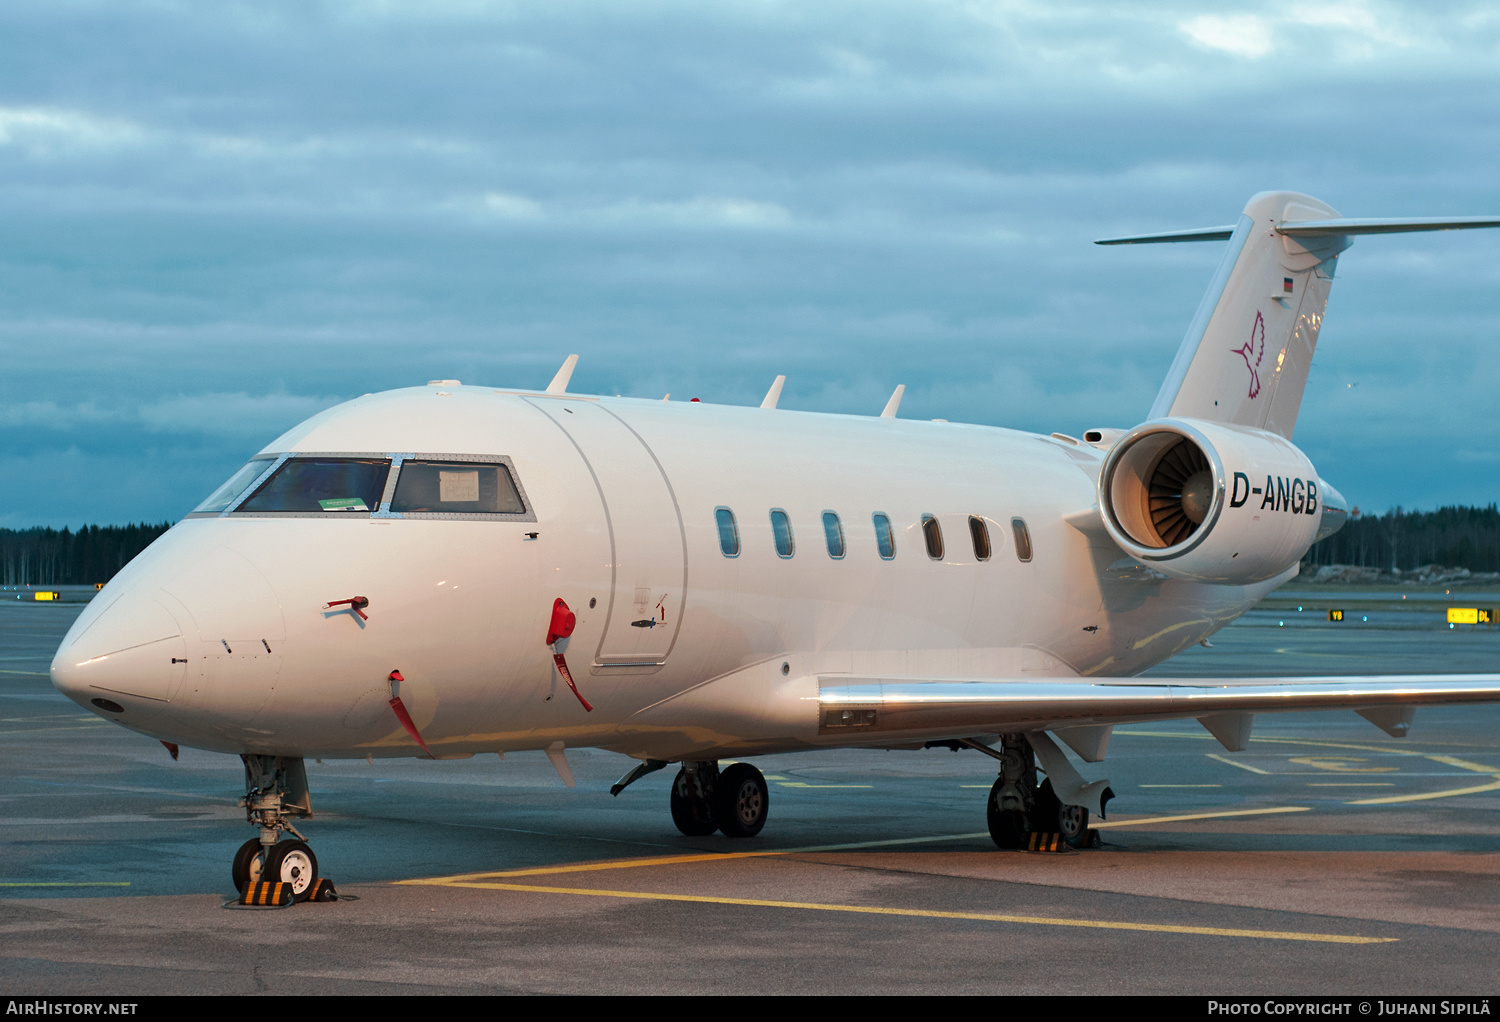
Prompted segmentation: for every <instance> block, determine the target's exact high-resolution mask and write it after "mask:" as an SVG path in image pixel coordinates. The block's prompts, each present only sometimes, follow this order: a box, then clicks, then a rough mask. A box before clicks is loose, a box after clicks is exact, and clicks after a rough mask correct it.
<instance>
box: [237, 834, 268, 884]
mask: <svg viewBox="0 0 1500 1022" xmlns="http://www.w3.org/2000/svg"><path fill="white" fill-rule="evenodd" d="M261 847H262V846H261V843H260V838H258V837H253V838H251V839H250V840H249V841H246V842H245V843H244V844H242V845H240V850H239V851H237V852H235V853H234V860H233V862H232V863H231V865H230V867H229V875H230V876H231V877H232V878H233V879H234V889H235V890H236V891H239V892H240V893H241V894H243V893H244V892H245V887H246V886H247V885H248V884H251V883H254V882H255V881H257V880H259V879H260V875H261V873H262V872H263V867H264V866H265V861H266V860H265V856H263V855H262V854H261Z"/></svg>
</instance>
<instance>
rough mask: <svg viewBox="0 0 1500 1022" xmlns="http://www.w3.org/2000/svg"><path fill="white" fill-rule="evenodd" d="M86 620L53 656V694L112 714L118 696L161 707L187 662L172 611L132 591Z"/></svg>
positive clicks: (181, 632)
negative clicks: (56, 691)
mask: <svg viewBox="0 0 1500 1022" xmlns="http://www.w3.org/2000/svg"><path fill="white" fill-rule="evenodd" d="M93 609H94V608H90V610H93ZM86 613H87V612H86ZM90 617H91V620H89V621H87V622H86V623H85V622H82V621H80V624H83V625H84V627H83V628H81V629H79V630H77V631H76V633H75V634H71V635H69V636H68V638H66V639H65V640H64V641H63V644H62V646H61V647H59V648H58V651H57V655H56V656H54V657H53V658H52V684H53V685H54V686H55V687H56V688H57V690H58V691H60V692H62V693H63V694H64V695H66V696H67V697H68V698H69V699H72V700H73V701H74V702H76V703H79V704H80V705H82V706H86V707H89V708H90V709H94V710H105V711H107V712H111V713H118V712H120V711H119V710H118V709H115V708H116V707H120V706H121V702H120V699H119V698H118V697H120V696H126V697H133V698H131V699H128V700H127V701H129V702H132V703H139V701H141V700H148V701H149V702H150V703H157V704H165V703H166V701H167V699H168V698H169V697H170V694H171V690H172V685H173V682H174V681H175V680H178V679H180V678H181V677H182V674H183V672H184V670H185V669H186V664H187V643H186V639H185V638H184V634H183V632H184V630H183V628H182V626H181V624H180V623H179V622H178V621H177V619H176V618H175V617H174V616H173V615H172V612H171V611H169V610H168V609H167V608H166V607H165V606H163V605H162V604H161V603H160V602H158V601H157V600H156V599H154V598H153V597H152V596H151V595H150V593H149V592H141V591H138V590H133V589H131V590H126V591H125V592H123V593H121V594H120V595H119V596H118V597H117V598H115V599H114V600H113V601H111V602H110V603H109V604H108V605H107V606H105V607H103V608H102V609H100V610H99V611H97V612H95V613H93V614H92V615H90ZM142 708H143V709H146V708H149V703H146V704H143V705H142Z"/></svg>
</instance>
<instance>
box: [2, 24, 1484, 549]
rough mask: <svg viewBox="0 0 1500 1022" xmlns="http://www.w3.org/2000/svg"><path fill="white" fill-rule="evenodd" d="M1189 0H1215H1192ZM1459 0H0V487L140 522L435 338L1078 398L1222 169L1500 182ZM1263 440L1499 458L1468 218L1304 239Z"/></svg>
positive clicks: (1406, 497) (1435, 481) (496, 352)
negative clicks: (1291, 370)
mask: <svg viewBox="0 0 1500 1022" xmlns="http://www.w3.org/2000/svg"><path fill="white" fill-rule="evenodd" d="M1204 12H1212V13H1204ZM1497 85H1500V9H1497V8H1495V7H1494V5H1492V4H1478V3H1475V4H1463V3H1455V4H1445V5H1432V4H1415V3H1412V4H1400V3H1383V2H1370V3H1357V2H1356V3H1337V2H1335V3H1319V4H1307V3H1303V4H1290V3H1286V4H1280V3H1265V4H1236V3H1218V4H1213V5H1205V4H1201V3H1176V4H1174V3H1169V2H1153V3H1150V4H1139V5H1135V4H1126V3H1118V2H1115V3H1098V4H1086V3H1077V4H1059V3H1050V2H1036V3H1027V2H998V3H985V2H943V0H929V2H905V3H882V2H877V0H857V2H848V3H838V2H830V3H820V2H814V0H796V2H786V3H777V2H769V0H757V2H734V0H719V2H713V3H707V4H705V3H702V2H701V0H700V2H694V3H689V2H650V0H630V2H628V3H607V2H602V0H601V2H597V3H572V2H567V0H546V2H537V3H531V4H525V3H514V4H513V3H484V2H478V0H475V2H456V0H455V2H441V0H424V2H421V3H410V4H402V3H375V2H326V3H314V2H309V0H296V2H290V3H275V2H267V0H256V2H255V3H246V4H234V3H223V4H205V3H171V2H152V3H131V2H127V0H109V2H105V3H73V2H67V0H46V2H38V3H26V2H10V3H6V4H4V5H3V6H0V358H3V365H0V368H3V372H0V437H3V442H0V479H3V483H0V526H9V527H21V526H27V525H40V524H45V525H56V526H61V525H73V526H77V525H79V524H81V523H83V522H98V523H114V522H124V521H127V520H139V519H149V520H162V519H176V518H178V517H180V516H181V515H182V514H183V513H185V512H186V511H187V510H189V509H190V508H191V507H192V505H194V504H195V503H197V501H198V500H199V499H201V498H202V497H203V496H204V495H206V494H207V493H208V492H209V491H210V490H211V489H213V488H214V486H215V485H216V484H217V483H219V482H220V481H222V479H223V478H225V477H227V476H228V475H229V474H230V473H231V472H232V471H233V470H234V469H235V468H236V467H238V466H239V464H240V463H241V462H242V461H243V460H244V459H245V457H246V456H247V455H248V454H250V453H252V452H253V451H255V450H256V449H257V448H259V447H260V446H261V445H262V444H264V443H266V442H267V441H269V440H270V439H271V438H273V437H274V436H276V435H277V434H278V433H279V432H281V431H282V430H283V429H285V428H287V427H289V426H291V425H293V424H295V423H296V422H298V421H299V420H301V419H303V418H305V417H306V416H308V415H311V414H312V413H314V412H316V411H317V410H319V409H321V408H323V407H326V406H328V405H330V404H332V403H335V402H337V401H340V400H344V399H347V398H351V397H356V396H358V395H360V394H362V393H365V392H367V391H374V390H381V389H386V388H392V387H400V386H408V385H412V384H421V383H424V382H425V381H427V380H429V379H434V378H443V377H451V378H458V379H461V380H463V381H464V382H466V383H483V384H490V385H497V386H520V387H542V386H544V385H545V384H546V383H547V381H548V379H550V377H551V375H552V373H553V372H554V371H555V370H556V368H557V366H558V364H559V363H561V361H562V360H563V358H564V356H566V355H567V354H568V353H570V352H577V353H579V355H580V356H581V360H580V363H579V367H578V371H577V373H576V375H575V376H574V378H573V379H574V382H573V386H572V389H573V390H575V391H581V392H591V393H604V394H615V393H619V394H625V395H633V396H640V397H652V398H659V397H661V396H662V394H664V393H666V392H668V391H670V392H671V393H672V395H673V398H674V399H677V398H684V399H685V398H688V397H700V398H702V399H703V400H704V401H710V402H722V403H731V404H750V403H755V402H758V401H759V400H760V398H761V396H762V395H763V394H764V392H765V390H766V388H767V386H769V384H770V382H771V380H772V378H773V377H774V376H775V375H776V374H777V373H785V374H786V375H787V385H786V392H785V395H784V397H783V398H782V407H784V408H797V409H809V410H821V411H839V412H859V413H871V414H873V413H876V412H878V411H879V410H880V408H881V407H882V406H883V404H884V402H885V400H886V398H887V397H888V396H889V394H890V391H891V389H892V388H893V387H894V386H895V385H896V384H897V383H905V384H906V385H907V392H906V398H905V402H904V403H903V405H902V408H901V412H902V414H903V416H908V417H913V418H939V417H940V418H947V419H952V420H955V421H957V420H967V421H972V422H981V423H992V424H996V425H1004V426H1013V427H1019V428H1024V429H1030V430H1037V431H1041V432H1051V431H1053V430H1059V431H1063V432H1068V433H1073V434H1077V433H1079V432H1081V431H1082V430H1084V429H1087V428H1089V427H1094V426H1130V425H1133V424H1134V423H1136V422H1138V421H1140V420H1141V419H1142V418H1144V417H1145V415H1146V413H1147V411H1148V409H1149V408H1150V405H1151V402H1152V399H1153V398H1154V396H1155V394H1156V391H1157V389H1158V387H1159V386H1160V382H1161V379H1162V377H1163V376H1164V375H1165V373H1166V371H1167V367H1168V365H1169V364H1170V363H1171V360H1172V356H1173V354H1174V353H1175V351H1176V349H1177V346H1178V343H1179V341H1180V339H1181V337H1182V333H1183V330H1184V329H1185V327H1186V326H1187V322H1188V320H1189V318H1190V317H1191V316H1192V313H1193V311H1194V308H1195V306H1196V304H1197V301H1198V299H1199V297H1200V295H1201V294H1202V292H1203V290H1204V288H1205V287H1206V286H1207V284H1208V281H1209V278H1210V276H1211V275H1212V273H1213V270H1214V267H1215V265H1216V263H1217V260H1218V257H1219V254H1220V251H1221V247H1222V246H1221V244H1219V243H1210V244H1199V245H1177V246H1151V247H1145V248H1125V249H1120V248H1099V247H1096V246H1094V245H1092V244H1091V242H1092V240H1093V239H1095V238H1099V237H1106V236H1109V235H1112V234H1120V233H1129V232H1136V231H1151V230H1166V229H1169V228H1179V227H1196V226H1211V225H1217V224H1225V223H1231V222H1233V221H1234V219H1235V217H1236V216H1237V214H1238V213H1239V211H1240V209H1241V208H1242V207H1243V205H1244V203H1245V200H1246V199H1247V198H1248V197H1249V196H1250V195H1251V194H1252V193H1254V192H1257V191H1260V190H1263V189H1270V188H1289V189H1295V190H1299V191H1305V192H1310V193H1312V194H1314V195H1317V196H1318V197H1320V198H1322V199H1324V200H1325V201H1327V202H1329V203H1330V204H1331V205H1333V206H1334V207H1335V208H1337V209H1338V210H1339V211H1340V213H1342V214H1343V215H1345V216H1419V215H1477V214H1500V174H1497V167H1500V118H1497V106H1500V88H1497ZM1338 277H1339V279H1338V282H1337V283H1336V285H1335V287H1334V289H1333V297H1332V300H1331V302H1330V304H1329V310H1328V317H1327V320H1326V324H1325V326H1324V330H1323V334H1322V339H1321V341H1320V344H1319V350H1318V356H1317V360H1316V362H1315V364H1314V367H1313V372H1312V377H1311V380H1310V382H1309V386H1308V390H1307V396H1306V400H1305V402H1304V405H1303V413H1302V416H1301V419H1300V420H1299V423H1298V429H1297V435H1296V440H1297V442H1298V443H1299V445H1301V446H1302V447H1303V448H1304V449H1305V450H1306V451H1307V452H1308V453H1309V455H1310V456H1311V457H1312V459H1313V461H1314V463H1315V464H1316V465H1317V466H1318V468H1319V470H1320V472H1321V474H1322V475H1323V476H1324V477H1325V478H1326V479H1327V480H1328V481H1329V482H1331V483H1333V484H1334V485H1335V486H1337V487H1339V488H1340V489H1341V490H1342V491H1343V492H1344V493H1345V495H1346V496H1347V497H1348V498H1349V499H1350V501H1351V502H1353V503H1356V504H1359V505H1361V507H1363V508H1365V509H1371V510H1378V509H1384V508H1386V507H1389V506H1392V505H1395V504H1402V505H1405V506H1407V507H1421V508H1432V507H1435V506H1439V505H1442V504H1448V503H1479V504H1488V503H1490V502H1492V501H1495V500H1497V499H1500V425H1497V421H1496V409H1497V405H1500V401H1497V394H1500V358H1497V350H1496V349H1497V343H1500V231H1496V232H1486V231H1475V232H1466V233H1446V234H1437V235H1406V236H1392V237H1375V238H1364V239H1361V240H1360V241H1359V242H1358V244H1357V245H1356V246H1355V247H1354V248H1353V249H1352V250H1351V251H1350V252H1348V253H1346V254H1345V255H1344V257H1343V258H1342V259H1341V260H1340V263H1339V267H1338Z"/></svg>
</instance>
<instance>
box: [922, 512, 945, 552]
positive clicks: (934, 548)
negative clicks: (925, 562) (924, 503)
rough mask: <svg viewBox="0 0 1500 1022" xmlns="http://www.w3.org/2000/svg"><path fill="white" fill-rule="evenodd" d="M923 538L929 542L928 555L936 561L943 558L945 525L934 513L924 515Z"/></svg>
mask: <svg viewBox="0 0 1500 1022" xmlns="http://www.w3.org/2000/svg"><path fill="white" fill-rule="evenodd" d="M922 539H924V540H925V541H926V542H927V556H928V557H931V558H932V559H933V560H934V561H941V560H942V559H943V527H942V526H941V525H939V524H938V520H937V519H936V518H935V517H933V516H932V515H923V516H922Z"/></svg>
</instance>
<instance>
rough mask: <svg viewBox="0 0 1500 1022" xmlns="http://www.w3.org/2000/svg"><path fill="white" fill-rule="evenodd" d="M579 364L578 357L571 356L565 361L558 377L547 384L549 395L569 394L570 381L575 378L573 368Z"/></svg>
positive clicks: (558, 372)
mask: <svg viewBox="0 0 1500 1022" xmlns="http://www.w3.org/2000/svg"><path fill="white" fill-rule="evenodd" d="M577 364H578V356H577V355H569V356H568V357H567V358H565V359H563V364H562V368H561V369H559V370H558V371H557V375H556V376H554V377H552V382H551V383H549V384H547V393H549V394H566V393H567V392H568V381H569V380H571V379H572V378H573V367H574V366H576V365H577Z"/></svg>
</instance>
